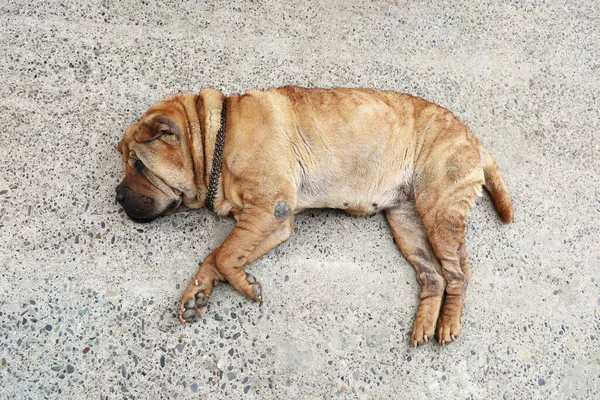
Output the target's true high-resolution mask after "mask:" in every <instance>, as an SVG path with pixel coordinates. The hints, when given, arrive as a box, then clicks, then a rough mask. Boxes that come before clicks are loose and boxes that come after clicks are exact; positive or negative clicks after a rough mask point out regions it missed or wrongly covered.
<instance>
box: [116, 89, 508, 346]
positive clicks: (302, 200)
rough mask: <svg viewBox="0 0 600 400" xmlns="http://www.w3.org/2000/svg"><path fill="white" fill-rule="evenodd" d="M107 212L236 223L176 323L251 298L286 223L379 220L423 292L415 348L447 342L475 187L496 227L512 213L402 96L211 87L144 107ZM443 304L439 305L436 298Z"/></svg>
mask: <svg viewBox="0 0 600 400" xmlns="http://www.w3.org/2000/svg"><path fill="white" fill-rule="evenodd" d="M118 150H119V151H120V152H121V153H122V155H123V167H124V169H125V174H126V175H125V179H124V180H123V182H121V184H120V185H119V186H118V187H117V201H118V202H119V203H121V204H122V205H123V207H124V209H125V212H126V213H127V215H128V216H129V217H131V218H132V219H134V220H136V221H150V220H152V219H154V218H156V217H158V216H160V215H165V214H171V213H173V212H176V211H178V210H181V209H188V208H199V207H204V206H207V207H208V208H211V209H213V210H214V211H215V212H216V213H218V214H220V215H226V214H230V213H231V214H233V216H234V217H235V220H236V225H235V227H234V229H233V231H232V232H231V234H230V235H229V236H228V237H227V238H226V239H225V241H224V242H223V244H222V245H221V246H219V247H218V248H217V249H216V250H214V251H213V252H212V253H210V254H209V255H208V257H206V259H205V260H204V262H203V263H202V266H201V267H200V269H199V271H198V273H197V274H196V276H195V277H194V278H193V279H192V282H191V283H190V285H189V287H188V288H187V289H186V291H185V292H184V294H183V297H182V299H181V306H180V319H181V321H182V322H186V321H188V322H191V321H193V320H195V319H196V318H197V317H198V315H200V313H202V312H203V311H204V310H205V309H206V305H207V302H208V297H209V296H210V295H211V293H212V291H213V287H214V286H215V284H216V283H217V282H219V281H227V282H229V283H230V284H231V285H233V287H235V288H236V289H237V290H238V291H240V292H241V293H242V294H244V295H245V296H247V297H249V298H251V299H254V300H256V301H262V288H261V285H260V283H259V282H258V281H257V280H256V279H255V278H254V277H253V276H252V275H250V274H248V273H246V272H245V271H244V266H245V265H246V264H249V263H251V262H252V261H254V260H256V259H257V258H259V257H261V256H262V255H263V254H265V253H267V252H268V251H269V250H271V249H273V248H274V247H275V246H277V245H278V244H280V243H282V242H284V241H285V240H287V239H288V238H289V237H290V235H291V233H292V228H293V224H294V214H296V213H298V212H300V211H302V210H304V209H307V208H340V209H343V210H346V211H347V212H349V213H351V214H371V213H374V212H377V211H380V210H384V211H385V214H386V217H387V220H388V221H389V224H390V227H391V228H392V233H393V235H394V238H395V239H396V242H397V243H398V246H399V247H400V250H401V251H402V253H403V254H404V256H405V257H406V258H407V259H408V261H409V262H410V263H411V264H412V265H413V266H414V267H415V269H416V274H417V279H418V281H419V283H420V284H421V286H422V290H421V302H420V305H419V309H418V311H417V316H416V320H415V324H414V328H413V334H412V344H413V346H416V345H417V344H419V343H422V342H428V341H429V339H430V338H432V337H433V335H434V333H435V332H436V326H437V337H438V340H439V342H440V343H441V344H442V345H443V344H444V343H446V342H450V341H453V340H455V336H456V335H457V334H458V333H459V332H460V319H461V314H462V309H463V299H464V296H465V291H466V289H467V282H468V281H469V277H470V272H469V264H468V261H467V252H466V251H465V238H464V232H465V226H466V219H467V215H468V213H469V209H470V207H471V205H472V204H473V201H474V199H475V197H476V196H477V195H478V194H480V193H481V187H482V185H484V186H485V187H486V188H487V189H488V190H489V192H490V194H491V196H492V199H493V200H494V203H495V206H496V209H497V210H498V213H499V214H500V217H501V218H502V220H503V221H504V222H510V221H511V220H512V219H513V210H512V202H511V199H510V195H509V194H508V191H507V189H506V186H505V185H504V181H503V180H502V176H501V175H500V172H499V170H498V167H497V165H496V162H495V161H494V159H493V158H492V156H491V155H490V154H489V153H488V151H487V150H486V149H485V147H484V146H483V144H482V143H481V142H480V141H479V140H478V139H477V138H476V137H475V136H474V135H473V133H472V132H471V131H470V130H469V129H468V128H467V127H466V126H465V125H464V124H463V123H462V122H460V121H459V120H458V119H457V118H456V117H455V116H454V115H453V114H452V113H451V112H450V111H448V110H446V109H445V108H443V107H441V106H438V105H435V104H432V103H430V102H427V101H425V100H423V99H420V98H417V97H413V96H410V95H407V94H399V93H395V92H389V91H378V90H368V89H304V88H299V87H283V88H278V89H270V90H266V91H260V90H253V91H250V92H248V93H247V94H244V95H233V96H229V97H225V96H224V95H223V94H222V93H221V92H219V91H217V90H214V89H206V90H203V91H201V92H200V93H199V94H197V95H195V94H189V93H186V94H176V95H173V96H170V97H168V98H166V99H165V100H163V101H161V102H159V103H157V104H155V105H153V106H152V107H150V109H149V110H148V111H147V112H146V113H145V114H144V115H143V116H142V118H141V119H140V121H139V122H137V123H134V124H132V125H131V126H130V127H129V128H128V129H127V132H126V133H125V137H124V138H123V139H122V140H121V142H120V143H119V145H118ZM444 298H445V300H444Z"/></svg>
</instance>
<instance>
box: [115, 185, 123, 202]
mask: <svg viewBox="0 0 600 400" xmlns="http://www.w3.org/2000/svg"><path fill="white" fill-rule="evenodd" d="M115 191H116V192H117V195H116V196H115V200H116V201H117V203H119V204H120V205H123V202H124V201H125V188H123V187H122V186H121V185H119V186H117V189H115Z"/></svg>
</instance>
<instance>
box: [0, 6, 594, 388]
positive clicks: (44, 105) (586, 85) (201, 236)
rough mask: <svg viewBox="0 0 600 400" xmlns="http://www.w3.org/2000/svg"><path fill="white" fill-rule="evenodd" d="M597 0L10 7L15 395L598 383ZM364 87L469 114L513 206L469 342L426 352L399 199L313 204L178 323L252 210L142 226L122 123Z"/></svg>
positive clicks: (485, 202)
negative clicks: (134, 216)
mask: <svg viewBox="0 0 600 400" xmlns="http://www.w3.org/2000/svg"><path fill="white" fill-rule="evenodd" d="M599 27H600V8H599V7H598V5H597V2H596V1H595V0H582V1H558V0H548V1H522V0H514V1H492V0H486V1H475V0H473V1H457V2H438V1H400V2H397V3H394V2H384V1H377V0H376V1H370V2H367V1H364V2H362V1H348V0H331V1H322V2H298V1H263V0H255V1H247V2H245V1H189V2H188V1H160V2H159V1H152V0H150V1H145V0H144V1H133V0H127V1H117V0H104V1H91V0H82V1H74V0H61V1H57V0H47V1H44V2H31V1H24V0H7V1H4V2H2V5H0V71H1V84H0V122H1V124H2V127H3V129H2V134H0V274H1V280H0V358H1V366H0V387H1V388H2V389H1V390H0V398H3V399H15V398H16V399H20V398H23V399H27V398H32V399H46V398H49V399H57V398H61V399H62V398H65V399H72V398H90V399H92V398H93V399H98V398H100V399H107V398H108V399H113V398H147V399H159V398H168V399H173V398H206V399H245V398H248V399H252V398H254V399H259V398H260V399H332V398H340V399H355V398H357V399H375V398H377V399H381V398H382V399H402V398H407V399H409V398H410V399H421V398H428V399H442V398H443V399H453V398H473V399H567V398H569V399H597V398H599V397H600V289H599V282H600V244H599V238H600V232H599V230H600V228H599V226H600V189H599V188H600V154H599V153H600V151H599V149H600V148H599V146H600V144H599V143H600V140H599V139H600V137H599V133H598V132H599V125H600V124H599V121H600V115H599V112H600V111H599V110H600V104H599V103H600V78H599V77H600V61H599V60H600V28H599ZM283 84H299V85H303V86H323V87H331V86H366V87H375V88H382V89H392V90H397V91H402V92H409V93H412V94H416V95H420V96H423V97H425V98H427V99H429V100H432V101H434V102H437V103H439V104H442V105H443V106H445V107H447V108H449V109H451V110H453V111H454V112H455V113H456V114H457V115H458V116H459V117H460V118H461V119H463V120H464V121H465V122H466V123H467V124H468V125H469V126H470V127H471V129H472V130H473V131H474V132H475V133H476V134H477V135H478V136H479V137H480V138H481V139H482V140H483V142H484V143H485V144H486V146H487V147H488V149H489V150H490V152H491V153H492V154H493V155H494V156H495V158H496V160H497V161H498V163H499V165H500V167H501V170H502V172H503V174H504V177H505V180H506V183H507V185H508V187H509V189H510V191H511V193H512V196H513V200H514V203H515V208H516V221H515V223H513V224H511V225H503V224H501V223H500V221H499V218H498V217H497V216H496V214H495V211H494V210H493V207H492V203H491V201H490V199H489V196H487V195H486V196H484V197H482V198H480V199H478V201H477V204H476V207H475V209H474V210H473V212H472V214H471V217H470V218H469V221H468V228H467V248H468V250H469V254H470V259H471V265H472V273H473V277H472V282H471V285H470V286H469V290H468V294H467V300H466V307H465V312H464V316H463V332H462V335H461V336H460V338H459V340H458V342H457V343H454V344H451V345H449V346H446V347H443V348H442V347H440V346H439V345H437V344H431V343H430V344H428V345H425V346H422V347H419V348H417V349H412V348H410V343H409V338H410V332H411V326H412V322H413V317H414V314H415V311H416V307H417V302H418V293H419V287H418V284H417V282H416V279H415V274H414V272H413V269H412V268H411V267H410V265H409V264H408V263H407V262H406V261H405V259H404V258H403V257H402V255H401V254H400V252H399V251H398V250H397V249H396V247H395V245H394V243H393V242H392V236H391V233H390V231H389V227H388V226H387V224H386V222H385V220H384V218H383V216H382V215H375V216H372V217H364V218H356V217H350V216H348V215H345V214H343V213H341V212H337V211H309V212H305V213H303V214H301V215H299V216H298V218H297V224H296V230H295V234H294V235H293V236H292V238H291V239H290V240H289V241H288V242H286V243H284V244H283V245H281V246H279V247H278V248H277V249H276V250H274V251H272V252H271V253H269V254H267V255H266V256H265V257H263V258H262V259H260V260H259V261H257V262H255V263H254V264H253V265H251V266H250V267H249V268H248V269H249V270H250V271H251V272H252V274H254V275H255V276H257V278H259V279H260V281H261V282H262V284H263V289H264V292H265V298H266V301H265V302H264V303H262V304H261V305H258V304H256V303H253V302H251V301H249V300H247V299H246V298H244V297H242V296H241V295H240V294H238V293H236V292H235V291H233V290H232V289H231V288H230V287H228V286H227V285H221V286H219V287H218V288H217V290H216V291H215V294H214V295H213V296H212V299H211V304H210V307H209V309H208V311H207V313H206V314H205V315H204V318H203V319H202V320H201V321H200V322H199V323H198V324H196V325H192V326H182V325H180V324H179V323H178V321H177V319H176V314H175V312H176V308H177V305H178V300H179V296H180V295H181V293H182V291H183V289H184V288H185V287H186V286H187V284H188V283H189V280H190V279H191V277H192V276H193V274H194V273H195V271H196V269H197V267H198V264H199V262H200V261H201V260H202V259H203V257H204V256H206V255H207V254H208V253H209V251H211V250H212V249H214V248H215V247H216V246H217V245H218V244H219V243H220V242H221V241H222V240H223V238H224V237H225V236H226V235H227V234H228V232H229V231H230V230H231V228H232V226H233V221H232V220H230V219H219V218H217V217H216V216H214V215H213V214H211V213H210V212H208V211H206V210H199V211H194V212H188V213H183V214H179V215H176V216H171V217H168V218H161V219H159V220H157V221H155V222H154V223H152V224H149V225H140V224H136V223H134V222H132V221H130V220H129V219H127V217H126V216H125V215H124V214H123V213H122V212H121V210H120V207H118V206H117V205H116V204H115V201H114V187H115V186H116V185H117V184H118V182H119V181H120V179H121V177H122V172H121V161H120V158H119V155H118V154H117V152H116V151H115V149H114V147H115V145H116V144H117V142H118V140H119V138H120V137H121V135H122V133H123V131H124V128H125V127H126V126H127V125H128V124H129V123H131V122H132V121H134V120H136V119H137V118H138V117H139V116H140V115H141V114H142V112H143V111H144V110H145V109H146V108H147V107H148V106H150V105H151V104H152V103H153V102H155V101H157V100H160V99H161V98H162V97H163V96H165V95H167V94H170V93H172V92H176V91H179V90H181V91H197V90H199V89H201V88H203V87H207V86H214V87H217V88H219V89H222V90H223V91H224V92H225V93H237V92H242V91H244V90H246V89H249V88H253V87H259V88H265V87H270V86H279V85H283Z"/></svg>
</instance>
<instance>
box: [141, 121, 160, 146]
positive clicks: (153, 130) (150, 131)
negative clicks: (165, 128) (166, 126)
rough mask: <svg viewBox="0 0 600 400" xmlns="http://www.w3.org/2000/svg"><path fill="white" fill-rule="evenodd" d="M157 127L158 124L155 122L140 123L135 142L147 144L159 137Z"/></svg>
mask: <svg viewBox="0 0 600 400" xmlns="http://www.w3.org/2000/svg"><path fill="white" fill-rule="evenodd" d="M158 125H159V124H157V123H156V121H150V122H144V123H141V124H140V126H139V127H138V130H137V132H136V133H135V140H136V142H141V143H143V142H149V141H151V140H154V139H156V138H157V137H159V136H160V135H161V131H160V129H158Z"/></svg>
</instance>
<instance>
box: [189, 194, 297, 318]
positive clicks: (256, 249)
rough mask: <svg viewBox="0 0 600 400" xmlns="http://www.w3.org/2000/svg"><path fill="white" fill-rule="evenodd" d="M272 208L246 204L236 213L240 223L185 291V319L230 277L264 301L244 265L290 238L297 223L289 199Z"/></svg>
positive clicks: (196, 312) (236, 285) (194, 314)
mask: <svg viewBox="0 0 600 400" xmlns="http://www.w3.org/2000/svg"><path fill="white" fill-rule="evenodd" d="M269 208H270V207H259V206H256V205H253V204H247V205H246V206H245V207H244V209H243V211H242V212H241V213H240V214H239V215H237V216H236V220H237V223H236V225H235V227H234V228H233V230H232V231H231V233H230V234H229V236H228V237H227V238H226V239H225V241H224V242H223V244H221V246H219V247H218V248H217V249H216V250H215V251H213V252H212V253H211V254H210V255H209V256H208V257H207V258H206V260H204V262H203V263H202V266H201V267H200V270H199V271H198V274H197V275H196V276H195V277H194V279H193V280H192V283H191V284H190V285H189V286H188V288H187V289H186V291H185V293H184V294H183V296H182V299H181V304H180V308H179V310H180V317H179V318H180V320H181V321H182V322H192V321H194V320H195V319H196V318H197V317H198V315H199V314H201V313H202V312H203V311H204V309H205V308H206V304H207V303H208V296H210V294H211V293H212V289H213V287H214V285H215V284H216V282H218V281H219V280H227V281H228V282H229V283H230V284H231V285H232V286H233V287H234V288H235V289H236V290H238V291H239V292H240V293H242V294H244V295H245V296H247V297H249V298H251V299H253V300H255V301H262V286H261V284H260V282H258V281H257V280H256V278H254V277H253V276H252V275H250V274H247V273H246V272H245V271H244V269H243V267H244V265H246V264H248V263H250V262H252V261H254V260H255V259H257V258H259V257H261V256H262V255H263V254H265V253H267V252H268V251H269V250H271V249H272V248H274V247H275V246H277V245H278V244H280V243H281V242H283V241H285V240H287V239H288V238H289V237H290V235H291V233H292V227H293V224H294V219H293V218H294V217H293V215H290V214H291V210H290V207H289V206H288V205H287V203H285V202H283V201H279V202H277V203H276V205H275V206H274V207H273V208H271V209H270V210H269Z"/></svg>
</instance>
